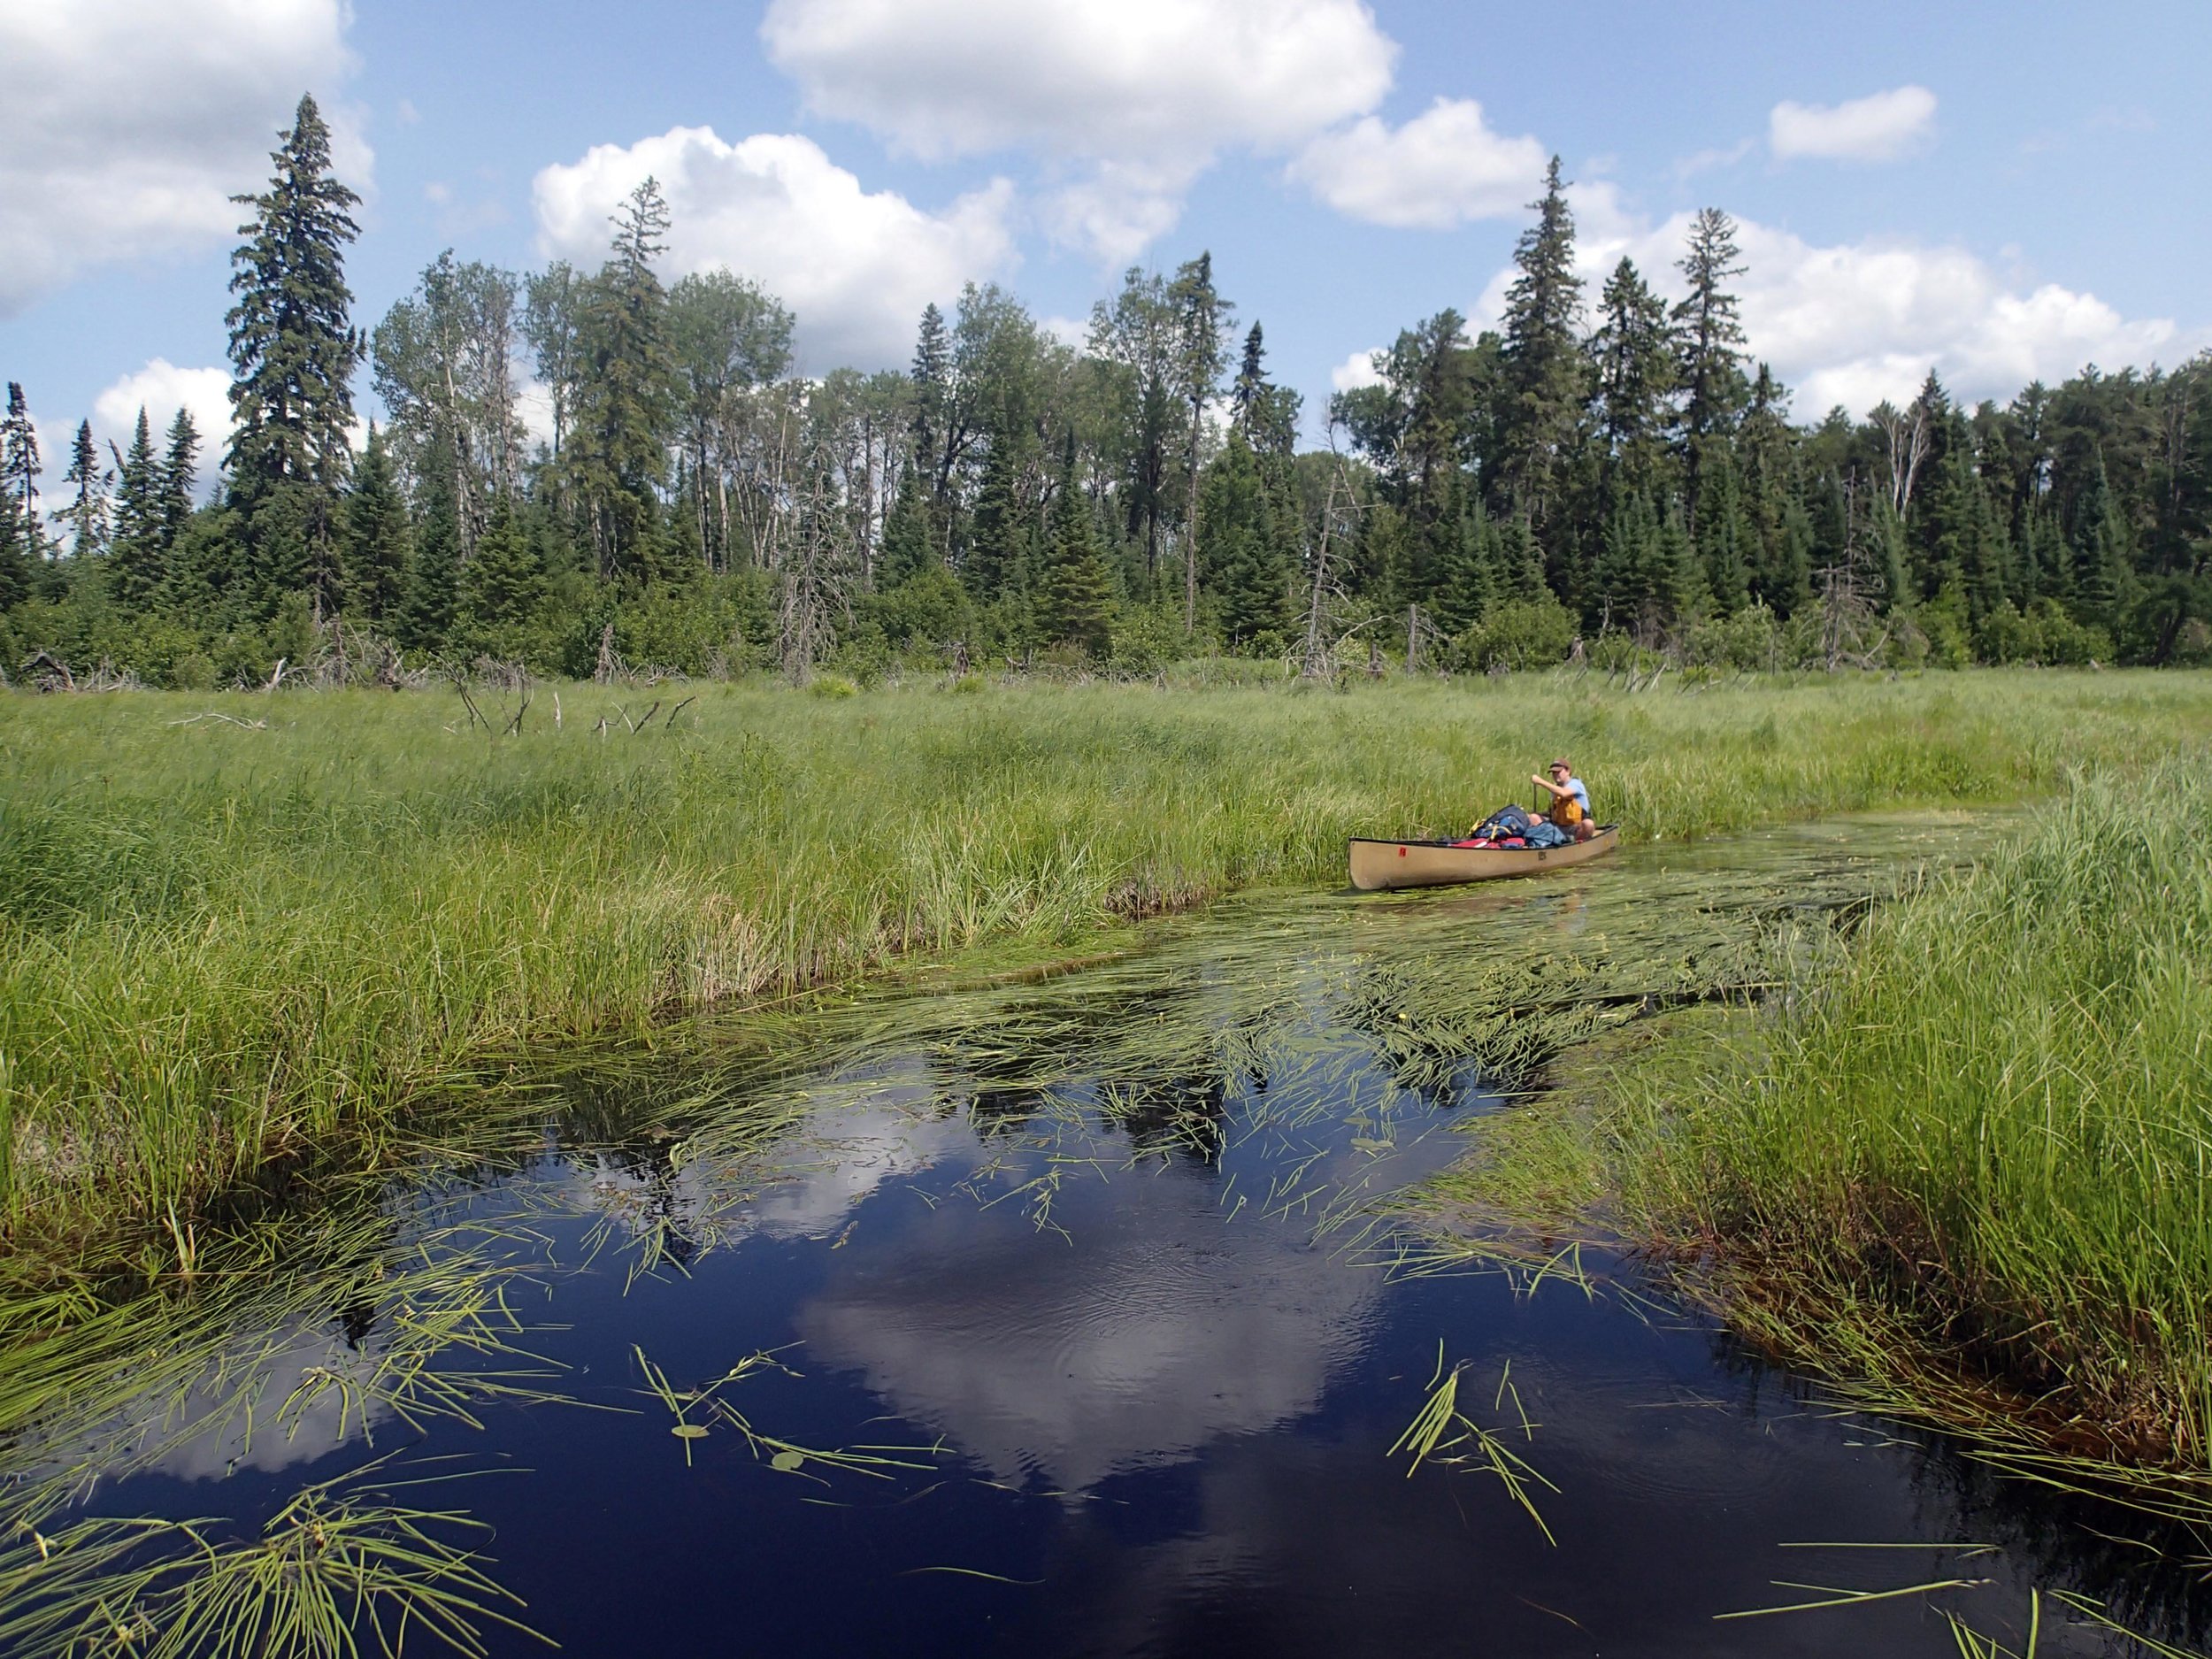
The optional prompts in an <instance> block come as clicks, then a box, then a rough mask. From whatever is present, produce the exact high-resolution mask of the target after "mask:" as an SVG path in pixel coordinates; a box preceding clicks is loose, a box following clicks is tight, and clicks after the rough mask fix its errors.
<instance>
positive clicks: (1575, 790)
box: [1567, 777, 1590, 818]
mask: <svg viewBox="0 0 2212 1659" xmlns="http://www.w3.org/2000/svg"><path fill="white" fill-rule="evenodd" d="M1567 787H1568V789H1569V790H1570V791H1571V792H1572V794H1573V795H1574V798H1575V799H1576V801H1577V802H1578V803H1580V804H1581V807H1582V816H1583V817H1585V818H1588V817H1589V816H1590V792H1589V791H1588V790H1587V789H1586V788H1584V787H1582V780H1581V779H1579V778H1572V777H1571V778H1569V779H1568V780H1567Z"/></svg>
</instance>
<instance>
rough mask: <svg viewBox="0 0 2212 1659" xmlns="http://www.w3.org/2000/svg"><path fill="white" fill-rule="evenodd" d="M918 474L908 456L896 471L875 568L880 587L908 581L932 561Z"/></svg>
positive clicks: (895, 585)
mask: <svg viewBox="0 0 2212 1659" xmlns="http://www.w3.org/2000/svg"><path fill="white" fill-rule="evenodd" d="M921 475H922V469H921V467H920V465H918V464H917V463H916V462H914V461H913V459H912V458H911V457H909V459H908V463H907V465H904V466H902V467H901V468H900V469H899V487H898V491H897V493H896V494H895V495H893V496H892V498H891V511H888V512H887V513H886V514H885V515H884V517H883V547H882V549H881V553H880V556H879V559H878V562H877V565H876V585H877V586H878V587H879V588H884V589H889V588H897V587H900V586H901V585H902V584H903V583H906V582H909V581H911V580H913V579H914V578H915V577H916V576H917V575H918V574H919V573H920V572H921V571H922V569H923V568H924V566H926V565H929V564H931V563H932V562H933V560H934V559H935V557H936V549H935V548H934V547H933V545H932V543H931V541H930V535H929V508H928V505H927V503H926V502H925V501H924V499H923V496H922V481H921Z"/></svg>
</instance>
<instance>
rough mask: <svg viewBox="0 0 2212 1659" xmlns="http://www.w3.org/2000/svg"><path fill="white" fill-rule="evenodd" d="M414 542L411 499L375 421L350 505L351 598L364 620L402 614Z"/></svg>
mask: <svg viewBox="0 0 2212 1659" xmlns="http://www.w3.org/2000/svg"><path fill="white" fill-rule="evenodd" d="M409 541H410V537H409V526H408V523H407V503H405V502H404V501H403V500H402V499H401V497H400V493H399V483H398V480H396V478H395V477H394V476H393V472H392V457H391V451H390V450H389V449H388V447H387V446H386V444H385V442H384V434H382V433H380V432H379V431H378V430H377V427H376V423H375V422H374V421H371V422H370V423H369V445H368V448H367V449H365V450H363V451H362V454H361V460H360V463H359V465H357V466H356V467H355V468H354V469H353V488H352V490H351V492H350V493H349V494H348V495H347V497H346V504H345V561H346V573H347V576H348V578H349V580H348V583H347V603H348V604H349V606H350V608H351V611H352V614H353V616H354V617H355V618H357V619H358V620H360V621H364V622H368V623H384V622H388V621H391V620H394V619H396V618H398V616H399V614H400V612H401V610H402V608H403V604H404V603H405V599H406V594H407V587H408V568H407V567H408V562H409V557H410V552H409Z"/></svg>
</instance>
